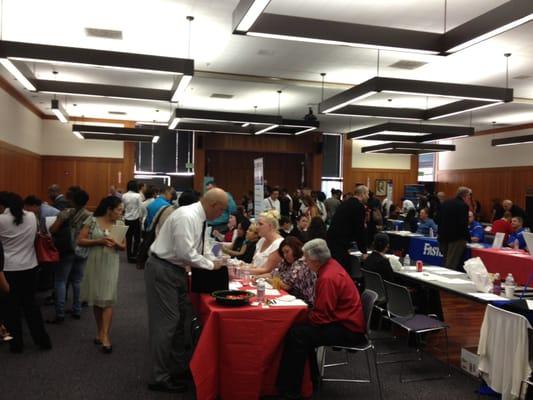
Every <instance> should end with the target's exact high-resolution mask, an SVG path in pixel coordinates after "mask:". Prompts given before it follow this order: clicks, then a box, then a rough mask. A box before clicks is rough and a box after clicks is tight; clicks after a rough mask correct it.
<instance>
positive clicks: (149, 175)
mask: <svg viewBox="0 0 533 400" xmlns="http://www.w3.org/2000/svg"><path fill="white" fill-rule="evenodd" d="M137 172H140V171H133V173H134V174H135V175H133V177H134V178H135V179H154V178H160V179H163V180H164V181H165V185H167V186H170V176H168V175H158V174H157V173H155V172H143V173H141V174H137Z"/></svg>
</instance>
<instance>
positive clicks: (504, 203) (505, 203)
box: [502, 200, 513, 211]
mask: <svg viewBox="0 0 533 400" xmlns="http://www.w3.org/2000/svg"><path fill="white" fill-rule="evenodd" d="M502 207H503V209H504V210H505V211H511V208H513V202H512V201H511V200H504V201H502Z"/></svg>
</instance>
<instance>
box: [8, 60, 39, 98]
mask: <svg viewBox="0 0 533 400" xmlns="http://www.w3.org/2000/svg"><path fill="white" fill-rule="evenodd" d="M0 64H2V65H3V66H4V67H5V69H7V70H8V71H9V72H10V73H11V75H13V77H14V78H15V79H16V80H17V81H19V82H20V84H21V85H22V86H24V87H25V88H26V89H28V90H29V91H31V92H35V91H36V90H37V89H36V88H35V86H33V84H32V83H31V82H30V81H29V80H28V79H27V78H26V77H25V76H24V75H23V74H22V72H20V71H19V69H18V68H17V67H15V64H13V63H12V62H11V61H10V60H9V59H7V58H0Z"/></svg>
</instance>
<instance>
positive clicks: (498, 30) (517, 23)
mask: <svg viewBox="0 0 533 400" xmlns="http://www.w3.org/2000/svg"><path fill="white" fill-rule="evenodd" d="M531 20H533V14H529V15H526V16H525V17H523V18H520V19H517V20H516V21H513V22H510V23H508V24H506V25H503V26H500V27H498V28H496V29H494V30H492V31H490V32H487V33H485V34H483V35H480V36H478V37H475V38H473V39H471V40H468V41H466V42H464V43H461V44H459V45H457V46H455V47H452V48H451V49H448V50H447V52H448V53H456V52H458V51H461V50H464V49H466V48H467V47H470V46H473V45H475V44H478V43H481V42H483V41H485V40H487V39H490V38H492V37H494V36H498V35H500V34H502V33H504V32H507V31H510V30H511V29H514V28H516V27H518V26H520V25H523V24H525V23H527V22H529V21H531Z"/></svg>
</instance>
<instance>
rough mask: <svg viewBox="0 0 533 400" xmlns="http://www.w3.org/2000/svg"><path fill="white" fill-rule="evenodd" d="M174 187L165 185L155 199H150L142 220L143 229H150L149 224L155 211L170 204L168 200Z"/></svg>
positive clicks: (170, 198)
mask: <svg viewBox="0 0 533 400" xmlns="http://www.w3.org/2000/svg"><path fill="white" fill-rule="evenodd" d="M173 192H174V189H172V188H171V187H170V186H165V187H164V188H163V190H162V191H161V194H160V195H159V197H158V198H157V199H155V200H154V201H152V202H151V203H150V204H149V205H148V207H146V219H145V221H144V230H145V231H148V230H149V229H150V225H152V221H153V219H154V217H155V216H156V215H157V212H158V211H159V210H160V209H161V208H162V207H165V206H168V205H170V201H171V200H172V197H173Z"/></svg>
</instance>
